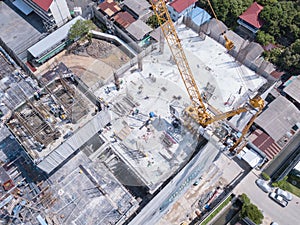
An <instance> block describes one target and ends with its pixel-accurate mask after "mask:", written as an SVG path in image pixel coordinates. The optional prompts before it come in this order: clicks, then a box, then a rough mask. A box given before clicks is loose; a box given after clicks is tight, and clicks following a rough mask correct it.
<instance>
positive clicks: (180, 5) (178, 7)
mask: <svg viewBox="0 0 300 225" xmlns="http://www.w3.org/2000/svg"><path fill="white" fill-rule="evenodd" d="M196 2H197V0H175V1H172V2H170V3H168V5H167V7H168V11H169V13H170V15H171V18H172V20H173V21H177V20H178V19H179V18H180V17H181V16H183V15H185V14H186V13H187V12H190V11H191V10H192V8H193V7H194V6H195V3H196Z"/></svg>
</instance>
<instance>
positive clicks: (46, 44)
mask: <svg viewBox="0 0 300 225" xmlns="http://www.w3.org/2000/svg"><path fill="white" fill-rule="evenodd" d="M77 20H84V19H83V18H82V17H81V16H77V17H75V18H74V19H73V20H71V21H70V22H68V23H66V24H65V25H64V26H62V27H60V28H59V29H57V30H56V31H54V32H53V33H51V34H49V35H48V36H47V37H45V38H44V39H42V40H41V41H39V42H38V43H36V44H35V45H33V46H32V47H30V48H29V49H28V52H29V53H30V54H31V55H32V56H33V57H35V58H38V57H40V56H41V55H42V54H43V53H44V52H46V51H47V50H49V49H50V48H52V47H53V46H55V45H57V44H59V43H60V42H61V41H63V40H64V39H66V38H67V37H68V33H69V30H70V28H71V27H72V25H73V24H75V23H76V21H77Z"/></svg>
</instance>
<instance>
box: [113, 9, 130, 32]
mask: <svg viewBox="0 0 300 225" xmlns="http://www.w3.org/2000/svg"><path fill="white" fill-rule="evenodd" d="M114 19H115V21H116V22H117V23H118V24H120V26H122V27H124V28H127V27H128V26H129V25H130V24H132V23H133V22H134V21H135V19H134V18H133V16H132V15H131V14H130V13H128V12H119V13H118V14H117V15H115V16H114Z"/></svg>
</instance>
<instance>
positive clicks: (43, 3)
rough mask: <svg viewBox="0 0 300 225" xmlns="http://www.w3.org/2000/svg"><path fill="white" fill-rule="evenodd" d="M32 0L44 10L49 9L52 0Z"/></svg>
mask: <svg viewBox="0 0 300 225" xmlns="http://www.w3.org/2000/svg"><path fill="white" fill-rule="evenodd" d="M32 1H33V2H34V3H35V4H37V5H38V6H39V7H41V8H42V9H43V10H45V11H48V10H49V8H50V6H51V4H52V2H53V0H32Z"/></svg>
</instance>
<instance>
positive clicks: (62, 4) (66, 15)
mask: <svg viewBox="0 0 300 225" xmlns="http://www.w3.org/2000/svg"><path fill="white" fill-rule="evenodd" d="M14 5H18V6H21V8H20V7H18V6H17V7H18V8H19V9H20V10H21V11H23V10H22V8H24V6H26V9H27V10H26V14H29V13H30V12H32V11H34V12H35V13H36V14H37V15H38V16H39V17H41V18H42V20H43V22H44V24H45V27H46V29H52V28H54V27H60V26H62V25H64V24H65V23H66V22H67V21H68V20H69V19H71V15H70V11H69V8H68V5H67V2H66V0H16V1H15V2H14ZM28 9H31V10H30V11H28Z"/></svg>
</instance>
